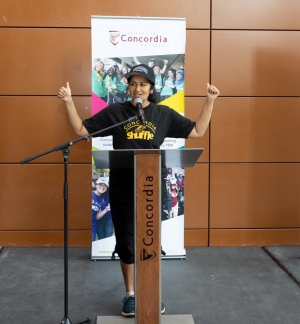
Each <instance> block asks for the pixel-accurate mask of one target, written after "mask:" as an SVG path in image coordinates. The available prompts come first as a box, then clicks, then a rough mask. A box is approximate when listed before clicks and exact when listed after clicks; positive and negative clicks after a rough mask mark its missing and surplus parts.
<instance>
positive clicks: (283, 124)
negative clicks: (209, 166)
mask: <svg viewBox="0 0 300 324" xmlns="http://www.w3.org/2000/svg"><path fill="white" fill-rule="evenodd" d="M299 107H300V98H288V97H285V98H259V97H254V98H218V101H217V105H216V107H215V109H214V112H213V116H212V121H211V161H212V162H299V161H300V150H299V144H298V143H300V133H299V126H298V125H299V124H300V109H299Z"/></svg>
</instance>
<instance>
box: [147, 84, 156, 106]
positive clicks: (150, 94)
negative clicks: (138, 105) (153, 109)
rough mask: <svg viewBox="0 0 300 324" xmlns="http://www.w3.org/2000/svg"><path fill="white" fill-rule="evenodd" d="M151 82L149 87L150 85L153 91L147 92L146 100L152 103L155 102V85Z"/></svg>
mask: <svg viewBox="0 0 300 324" xmlns="http://www.w3.org/2000/svg"><path fill="white" fill-rule="evenodd" d="M150 84H151V87H150V90H153V93H149V96H148V100H149V101H150V102H152V103H155V104H156V103H157V95H156V90H155V87H154V85H153V84H152V83H150Z"/></svg>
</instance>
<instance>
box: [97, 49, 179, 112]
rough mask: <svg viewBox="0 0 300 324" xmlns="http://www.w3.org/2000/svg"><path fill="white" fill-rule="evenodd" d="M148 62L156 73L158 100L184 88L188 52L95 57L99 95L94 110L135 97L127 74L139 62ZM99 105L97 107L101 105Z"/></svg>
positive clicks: (164, 98)
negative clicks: (131, 95)
mask: <svg viewBox="0 0 300 324" xmlns="http://www.w3.org/2000/svg"><path fill="white" fill-rule="evenodd" d="M141 63H143V64H147V65H148V66H149V67H151V68H153V71H154V74H155V90H156V95H157V98H156V99H157V102H158V103H159V102H161V101H163V100H166V99H167V98H169V97H171V96H172V95H174V94H176V93H178V92H179V91H181V90H184V67H183V66H184V55H183V54H178V55H174V54H172V55H164V57H158V56H157V57H148V56H147V57H139V58H137V57H119V58H106V59H101V58H94V59H93V67H92V94H93V95H94V96H97V99H101V101H99V100H94V101H93V110H94V109H95V110H97V111H99V110H101V109H103V108H105V105H104V104H106V105H110V104H112V103H114V102H119V103H121V102H125V101H128V100H131V98H130V96H129V93H128V91H127V86H128V85H127V80H126V78H125V77H124V75H125V74H126V73H128V72H130V70H131V69H132V67H134V66H135V65H138V64H141ZM97 102H98V109H97V107H94V104H96V105H97Z"/></svg>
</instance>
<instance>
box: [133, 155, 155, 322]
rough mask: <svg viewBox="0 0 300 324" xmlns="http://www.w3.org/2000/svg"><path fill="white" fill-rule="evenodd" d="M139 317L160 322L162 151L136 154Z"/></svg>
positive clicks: (136, 249) (145, 320) (136, 265)
mask: <svg viewBox="0 0 300 324" xmlns="http://www.w3.org/2000/svg"><path fill="white" fill-rule="evenodd" d="M135 165H136V166H135V170H136V173H135V178H136V179H135V180H136V181H135V183H136V189H135V194H136V195H135V197H136V203H135V206H136V211H135V233H136V240H135V296H136V297H135V304H136V313H135V317H136V320H137V323H143V324H153V323H160V311H159V310H160V275H159V274H160V252H161V249H160V246H161V245H160V222H161V215H160V214H161V213H160V155H158V154H155V153H154V154H138V155H136V157H135Z"/></svg>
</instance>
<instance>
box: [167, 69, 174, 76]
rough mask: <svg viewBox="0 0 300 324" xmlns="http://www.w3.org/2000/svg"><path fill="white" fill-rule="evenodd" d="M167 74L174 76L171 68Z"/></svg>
mask: <svg viewBox="0 0 300 324" xmlns="http://www.w3.org/2000/svg"><path fill="white" fill-rule="evenodd" d="M168 76H169V78H174V73H173V71H172V70H169V71H168Z"/></svg>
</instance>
